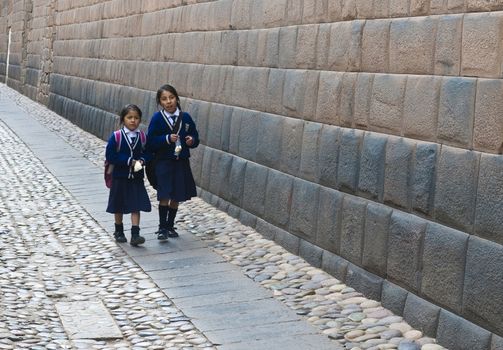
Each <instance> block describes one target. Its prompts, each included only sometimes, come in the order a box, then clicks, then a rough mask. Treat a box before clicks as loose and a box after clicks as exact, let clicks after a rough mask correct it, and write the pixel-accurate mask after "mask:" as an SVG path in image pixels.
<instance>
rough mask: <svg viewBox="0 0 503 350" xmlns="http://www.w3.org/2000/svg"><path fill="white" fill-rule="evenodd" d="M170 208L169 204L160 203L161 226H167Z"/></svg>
mask: <svg viewBox="0 0 503 350" xmlns="http://www.w3.org/2000/svg"><path fill="white" fill-rule="evenodd" d="M168 209H169V207H168V206H167V205H159V228H167V227H168V224H167V223H166V218H167V217H168Z"/></svg>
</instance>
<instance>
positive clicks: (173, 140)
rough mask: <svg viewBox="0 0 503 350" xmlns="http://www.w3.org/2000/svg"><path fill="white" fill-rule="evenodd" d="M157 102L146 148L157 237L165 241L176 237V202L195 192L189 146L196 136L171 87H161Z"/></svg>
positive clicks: (190, 119)
mask: <svg viewBox="0 0 503 350" xmlns="http://www.w3.org/2000/svg"><path fill="white" fill-rule="evenodd" d="M156 101H157V105H158V107H159V111H158V112H156V113H154V115H153V116H152V119H151V121H150V125H149V127H148V149H149V152H150V153H155V157H156V159H157V163H156V167H155V175H156V179H157V186H156V189H157V199H158V200H159V231H158V232H157V239H160V240H166V239H168V237H178V232H176V231H175V227H174V224H175V217H176V213H177V211H178V203H180V202H183V201H186V200H189V199H190V198H191V197H195V196H196V195H197V192H196V184H195V182H194V177H193V176H192V171H191V170H190V163H189V157H190V152H189V148H195V147H197V146H198V145H199V135H198V132H197V130H196V125H195V123H194V121H193V120H192V118H191V116H190V115H189V113H187V112H182V108H181V107H180V98H179V97H178V93H177V92H176V90H175V88H174V87H173V86H171V85H168V84H166V85H163V86H161V87H160V88H159V90H157V95H156Z"/></svg>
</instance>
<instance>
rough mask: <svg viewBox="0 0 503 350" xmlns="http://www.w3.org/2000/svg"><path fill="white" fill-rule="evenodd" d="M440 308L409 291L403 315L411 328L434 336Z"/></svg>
mask: <svg viewBox="0 0 503 350" xmlns="http://www.w3.org/2000/svg"><path fill="white" fill-rule="evenodd" d="M439 312H440V308H439V307H438V306H436V305H434V304H432V303H429V302H427V301H426V300H424V299H421V298H419V297H418V296H416V295H414V294H412V293H409V294H408V295H407V300H406V301H405V308H404V310H403V316H404V318H405V321H407V323H408V324H410V325H411V326H412V327H413V328H415V329H417V330H419V331H421V332H423V333H424V334H426V335H428V336H430V337H434V336H435V332H436V328H437V321H438V315H439Z"/></svg>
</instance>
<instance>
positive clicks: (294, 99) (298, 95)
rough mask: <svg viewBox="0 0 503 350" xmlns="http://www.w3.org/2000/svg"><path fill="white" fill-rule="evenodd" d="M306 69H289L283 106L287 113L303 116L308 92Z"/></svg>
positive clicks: (286, 76)
mask: <svg viewBox="0 0 503 350" xmlns="http://www.w3.org/2000/svg"><path fill="white" fill-rule="evenodd" d="M305 77H306V71H301V70H289V71H287V72H286V74H285V83H284V85H283V97H282V101H283V107H284V111H285V113H286V115H288V116H291V117H301V116H302V108H303V100H304V94H305V93H306V85H305V84H306V81H305Z"/></svg>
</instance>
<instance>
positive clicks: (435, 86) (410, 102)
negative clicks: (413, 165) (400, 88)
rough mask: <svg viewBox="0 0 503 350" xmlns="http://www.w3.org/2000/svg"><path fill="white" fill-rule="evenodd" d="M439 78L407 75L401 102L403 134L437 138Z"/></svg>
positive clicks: (420, 137)
mask: <svg viewBox="0 0 503 350" xmlns="http://www.w3.org/2000/svg"><path fill="white" fill-rule="evenodd" d="M441 80H442V79H441V78H439V77H433V76H426V77H422V76H409V77H408V78H407V86H406V90H405V99H404V103H403V123H404V130H403V132H404V135H405V136H409V137H413V138H418V139H421V140H429V141H435V140H436V138H437V114H438V96H439V94H440V82H441Z"/></svg>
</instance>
